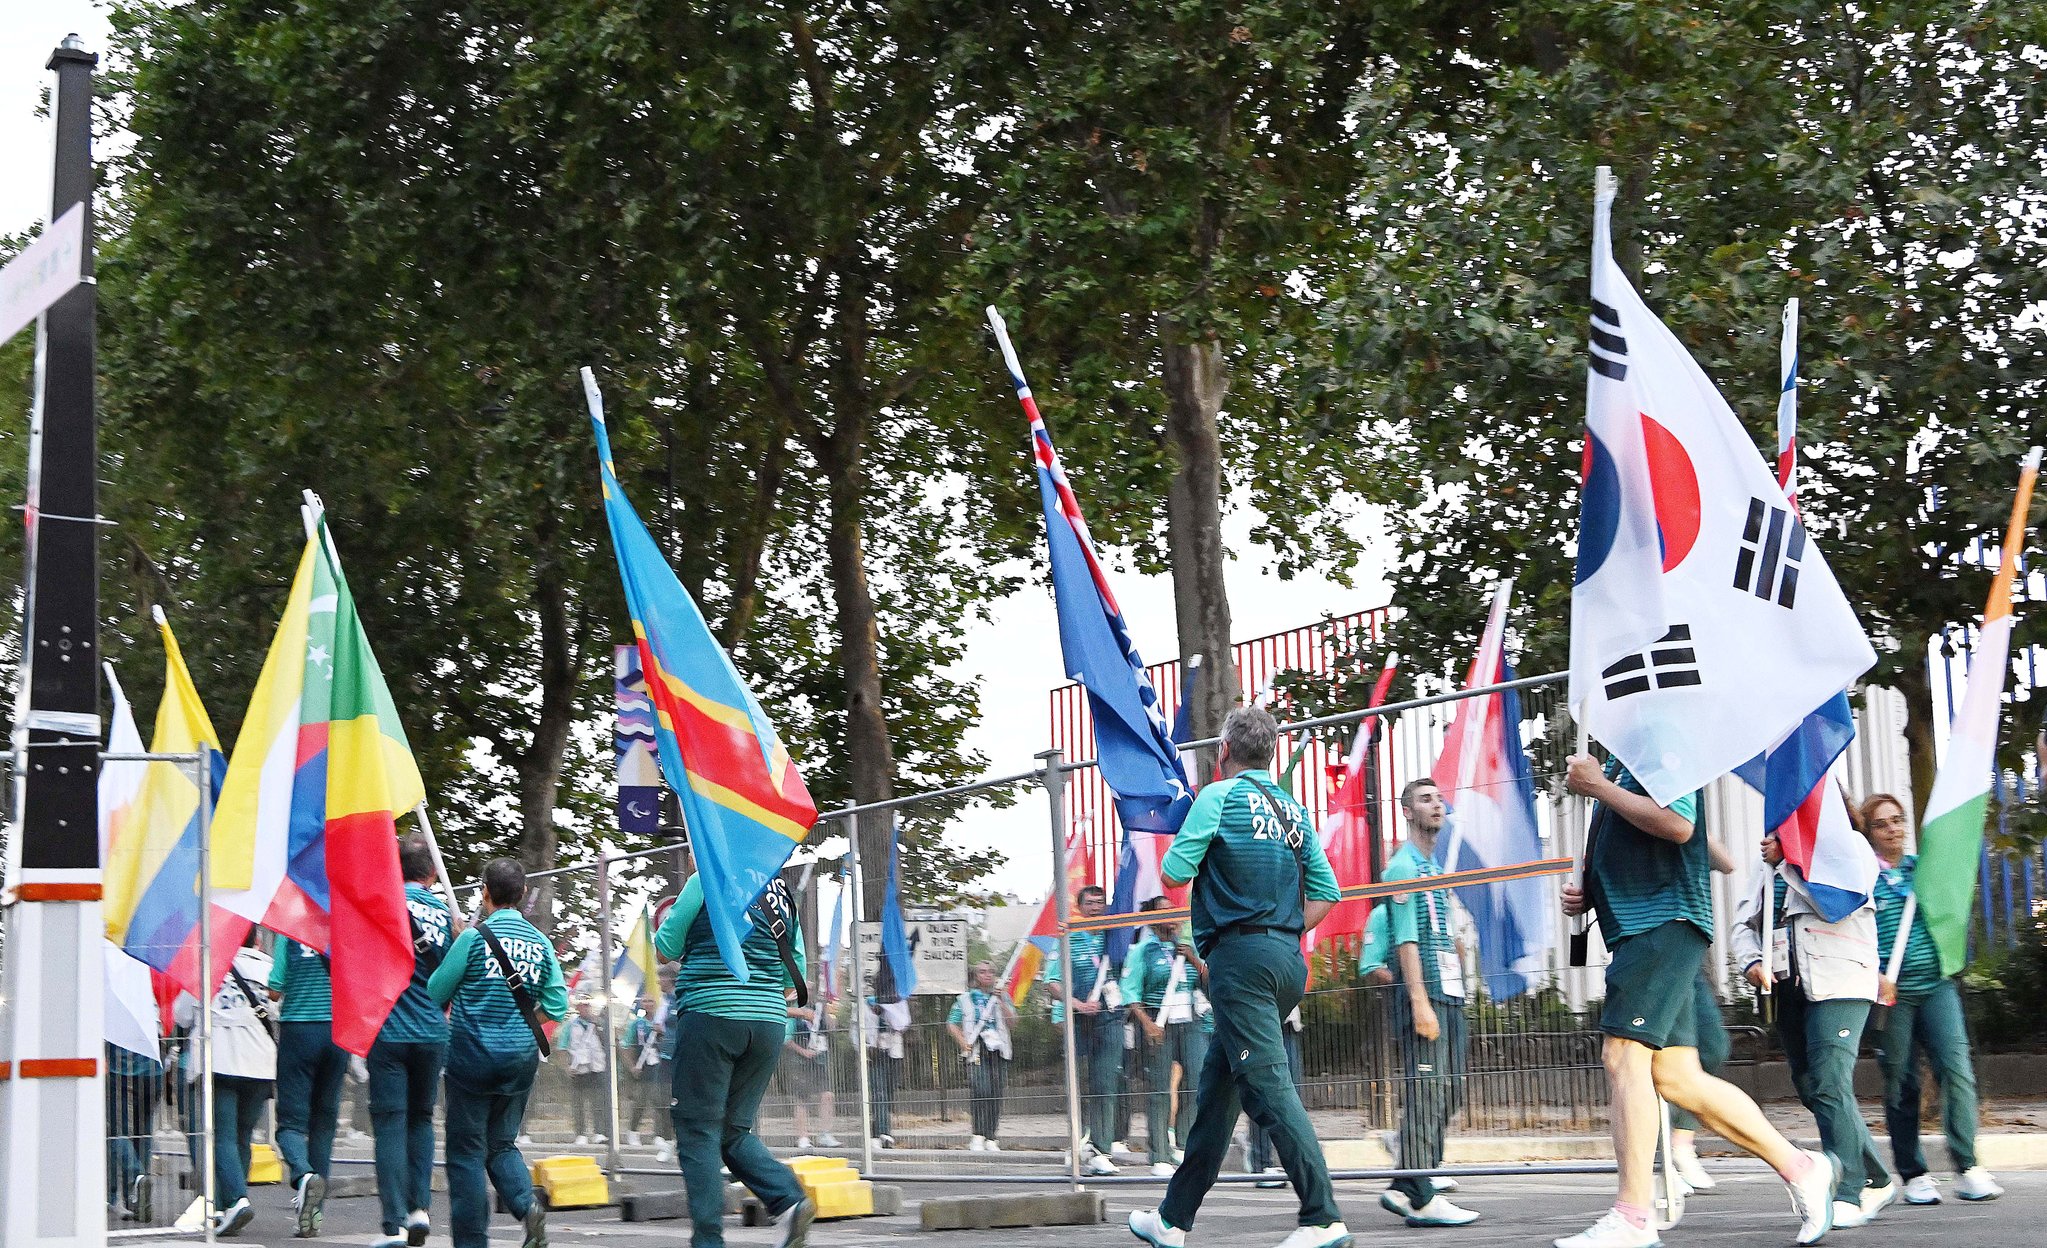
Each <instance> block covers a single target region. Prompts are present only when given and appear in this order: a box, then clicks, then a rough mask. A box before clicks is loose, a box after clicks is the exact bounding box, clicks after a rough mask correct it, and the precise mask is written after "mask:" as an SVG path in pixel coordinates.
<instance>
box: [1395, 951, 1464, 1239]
mask: <svg viewBox="0 0 2047 1248" xmlns="http://www.w3.org/2000/svg"><path fill="white" fill-rule="evenodd" d="M1429 1004H1430V1005H1431V1006H1432V1007H1433V1008H1434V1009H1435V1011H1436V1028H1437V1030H1436V1038H1435V1039H1434V1040H1424V1039H1422V1038H1421V1037H1420V1036H1418V1035H1416V1034H1415V1031H1414V1004H1413V1003H1412V1002H1410V1001H1409V1000H1408V999H1407V990H1406V988H1404V987H1399V988H1396V989H1395V990H1394V993H1393V1011H1392V1015H1393V1032H1394V1036H1395V1038H1396V1039H1398V1040H1399V1042H1400V1064H1401V1085H1400V1087H1401V1092H1400V1156H1399V1157H1398V1158H1396V1159H1395V1160H1396V1162H1397V1164H1398V1165H1399V1167H1400V1168H1401V1169H1402V1170H1433V1169H1436V1168H1437V1167H1439V1166H1441V1165H1442V1164H1443V1139H1444V1136H1445V1135H1446V1134H1448V1132H1449V1129H1450V1116H1451V1114H1452V1113H1454V1112H1455V1109H1456V1104H1457V1101H1458V1100H1459V1088H1458V1084H1459V1082H1460V1079H1459V1076H1460V1075H1461V1074H1462V1073H1463V1070H1464V1058H1463V1054H1464V1050H1465V1047H1466V1038H1465V1030H1464V1007H1463V1006H1461V1005H1454V1004H1451V1003H1450V1002H1446V1001H1431V1002H1430V1003H1429ZM1393 1190H1394V1191H1396V1192H1401V1193H1403V1194H1405V1195H1406V1196H1407V1198H1408V1199H1409V1200H1410V1201H1413V1202H1414V1207H1415V1208H1417V1209H1419V1208H1421V1207H1422V1206H1423V1205H1426V1204H1428V1203H1429V1202H1430V1201H1432V1200H1434V1199H1435V1198H1436V1185H1435V1183H1434V1181H1433V1180H1431V1179H1430V1178H1428V1176H1426V1175H1404V1176H1402V1177H1401V1178H1397V1179H1395V1180H1393Z"/></svg>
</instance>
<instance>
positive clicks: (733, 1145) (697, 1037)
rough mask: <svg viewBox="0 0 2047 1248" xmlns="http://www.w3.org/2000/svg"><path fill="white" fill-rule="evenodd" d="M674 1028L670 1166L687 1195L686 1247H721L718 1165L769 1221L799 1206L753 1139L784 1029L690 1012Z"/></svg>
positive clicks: (780, 1169) (796, 1187) (784, 1173)
mask: <svg viewBox="0 0 2047 1248" xmlns="http://www.w3.org/2000/svg"><path fill="white" fill-rule="evenodd" d="M673 1025H674V1026H675V1028H676V1037H675V1099H674V1101H673V1102H671V1103H670V1106H669V1111H668V1112H669V1114H670V1115H671V1116H672V1117H673V1118H674V1121H675V1161H676V1165H677V1166H679V1167H680V1168H681V1170H682V1185H683V1187H684V1188H686V1189H687V1190H688V1192H689V1220H690V1243H691V1244H692V1245H694V1248H716V1246H717V1245H721V1244H723V1243H724V1242H725V1180H724V1179H723V1178H721V1177H720V1176H719V1174H718V1166H719V1163H720V1162H721V1161H722V1162H723V1163H724V1167H725V1169H727V1170H730V1171H731V1172H732V1177H733V1178H734V1179H736V1180H738V1181H739V1182H741V1183H744V1184H746V1186H747V1187H748V1188H750V1189H751V1190H752V1191H753V1194H754V1195H756V1196H758V1197H760V1201H761V1204H762V1206H763V1207H765V1208H766V1209H767V1211H768V1213H769V1214H770V1215H776V1216H779V1215H780V1214H781V1213H782V1212H783V1211H784V1210H786V1209H788V1208H789V1207H790V1206H791V1205H794V1204H796V1203H797V1202H798V1201H800V1200H802V1199H803V1188H802V1186H801V1185H800V1184H799V1183H798V1182H797V1181H796V1175H795V1174H794V1172H792V1171H791V1170H790V1169H789V1167H787V1166H785V1165H783V1164H782V1163H781V1162H779V1161H777V1160H775V1156H774V1154H772V1153H770V1152H769V1151H768V1146H767V1145H765V1144H763V1143H761V1141H760V1137H759V1136H757V1135H755V1134H754V1133H753V1122H754V1117H755V1115H757V1114H758V1113H759V1112H760V1107H761V1097H763V1096H764V1095H766V1094H767V1090H768V1084H769V1082H770V1081H772V1080H773V1079H774V1077H775V1061H776V1059H777V1058H778V1057H779V1056H780V1055H781V1052H782V1031H783V1024H781V1023H769V1022H750V1021H746V1020H742V1019H733V1018H720V1017H718V1016H717V1015H715V1014H704V1013H701V1012H699V1011H696V1010H691V1011H689V1012H687V1013H685V1014H683V1015H682V1016H681V1017H680V1018H679V1019H677V1020H676V1021H675V1023H674V1024H673Z"/></svg>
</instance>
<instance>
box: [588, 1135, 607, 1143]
mask: <svg viewBox="0 0 2047 1248" xmlns="http://www.w3.org/2000/svg"><path fill="white" fill-rule="evenodd" d="M590 1142H591V1143H592V1144H603V1143H605V1142H606V1141H605V1139H604V1137H603V1136H601V1135H593V1136H591V1137H590Z"/></svg>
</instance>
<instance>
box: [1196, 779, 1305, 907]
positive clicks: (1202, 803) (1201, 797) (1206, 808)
mask: <svg viewBox="0 0 2047 1248" xmlns="http://www.w3.org/2000/svg"><path fill="white" fill-rule="evenodd" d="M1235 787H1236V785H1234V784H1232V783H1231V782H1230V781H1227V780H1223V781H1218V782H1216V783H1214V784H1205V785H1203V786H1201V792H1199V793H1197V794H1195V795H1194V806H1193V808H1192V809H1190V810H1189V811H1188V812H1187V821H1186V822H1185V823H1183V824H1181V825H1180V830H1179V831H1178V832H1176V833H1174V835H1173V847H1172V848H1171V849H1169V850H1167V851H1166V860H1165V862H1163V863H1161V864H1160V865H1159V870H1160V871H1161V872H1162V873H1163V874H1164V875H1165V877H1166V878H1167V879H1168V880H1172V881H1174V882H1175V883H1177V884H1185V883H1186V882H1187V881H1189V880H1191V879H1193V878H1194V874H1195V872H1197V871H1199V870H1201V860H1202V859H1203V858H1205V857H1207V855H1208V846H1209V842H1211V841H1213V840H1215V833H1216V829H1217V828H1220V827H1221V826H1222V821H1223V805H1224V803H1226V802H1227V801H1228V800H1229V795H1230V791H1231V790H1232V789H1234V788H1235ZM1328 865H1329V864H1328V862H1327V860H1324V862H1323V866H1325V867H1326V866H1328Z"/></svg>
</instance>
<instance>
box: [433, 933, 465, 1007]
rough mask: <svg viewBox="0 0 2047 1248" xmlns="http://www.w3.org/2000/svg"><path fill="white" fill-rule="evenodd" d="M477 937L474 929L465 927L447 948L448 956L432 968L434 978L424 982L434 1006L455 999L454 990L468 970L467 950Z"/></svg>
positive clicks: (458, 986)
mask: <svg viewBox="0 0 2047 1248" xmlns="http://www.w3.org/2000/svg"><path fill="white" fill-rule="evenodd" d="M477 939H478V937H477V935H476V929H475V928H474V927H465V928H463V929H462V934H461V935H460V936H457V937H456V938H455V943H454V944H453V945H451V946H449V948H448V956H447V957H445V958H442V959H441V964H440V965H439V966H437V967H435V968H434V976H433V978H432V979H429V980H428V981H426V990H427V995H429V996H431V997H432V998H433V999H434V1004H435V1005H446V1004H448V1002H450V1001H453V1000H454V999H455V991H456V989H458V988H460V987H461V986H462V976H463V974H464V973H465V972H467V971H468V969H469V950H470V949H471V948H472V947H474V946H475V944H476V941H477Z"/></svg>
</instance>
